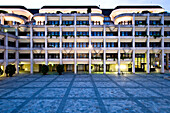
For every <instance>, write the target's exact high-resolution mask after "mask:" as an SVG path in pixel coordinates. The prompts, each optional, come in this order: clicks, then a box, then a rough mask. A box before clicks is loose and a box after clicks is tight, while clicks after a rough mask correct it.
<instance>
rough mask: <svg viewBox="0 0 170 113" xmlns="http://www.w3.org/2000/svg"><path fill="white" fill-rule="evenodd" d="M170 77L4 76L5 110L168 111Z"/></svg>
mask: <svg viewBox="0 0 170 113" xmlns="http://www.w3.org/2000/svg"><path fill="white" fill-rule="evenodd" d="M169 111H170V81H168V80H165V79H163V77H162V75H160V76H159V74H147V75H146V74H128V75H119V76H118V75H113V74H107V75H102V74H91V75H86V74H79V75H73V74H66V75H40V74H34V75H30V74H25V75H18V76H15V77H12V78H3V77H1V78H0V112H1V113H4V112H5V113H10V112H13V113H17V112H19V113H24V112H30V113H40V112H41V113H46V112H57V113H75V112H76V113H77V112H84V113H100V112H101V113H107V112H109V113H112V112H115V113H124V112H127V113H136V112H139V113H146V112H147V113H167V112H169Z"/></svg>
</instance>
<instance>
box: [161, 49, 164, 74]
mask: <svg viewBox="0 0 170 113" xmlns="http://www.w3.org/2000/svg"><path fill="white" fill-rule="evenodd" d="M164 72H165V70H164V49H162V53H161V73H164Z"/></svg>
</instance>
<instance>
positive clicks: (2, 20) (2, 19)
mask: <svg viewBox="0 0 170 113" xmlns="http://www.w3.org/2000/svg"><path fill="white" fill-rule="evenodd" d="M1 24H2V25H4V17H3V16H1Z"/></svg>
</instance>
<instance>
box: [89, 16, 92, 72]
mask: <svg viewBox="0 0 170 113" xmlns="http://www.w3.org/2000/svg"><path fill="white" fill-rule="evenodd" d="M91 51H92V46H91V13H89V74H91Z"/></svg>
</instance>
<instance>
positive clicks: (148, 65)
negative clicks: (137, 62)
mask: <svg viewBox="0 0 170 113" xmlns="http://www.w3.org/2000/svg"><path fill="white" fill-rule="evenodd" d="M149 22H150V21H149V13H148V16H147V24H148V28H147V35H148V39H147V54H146V59H147V60H146V63H147V73H150V35H149V34H150V33H149V31H150V30H149V29H150V27H149V25H150V23H149Z"/></svg>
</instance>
